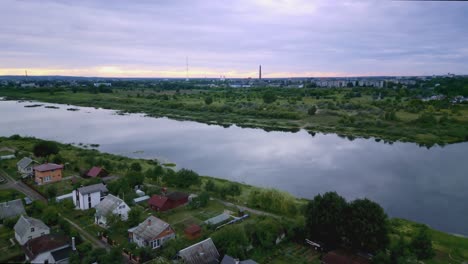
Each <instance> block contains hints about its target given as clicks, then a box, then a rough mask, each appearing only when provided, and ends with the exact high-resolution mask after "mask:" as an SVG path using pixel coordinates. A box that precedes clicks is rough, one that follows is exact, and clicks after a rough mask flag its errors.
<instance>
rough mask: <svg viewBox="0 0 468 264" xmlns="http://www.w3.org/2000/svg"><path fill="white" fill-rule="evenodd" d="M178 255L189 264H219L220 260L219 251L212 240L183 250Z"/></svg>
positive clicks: (209, 239) (206, 240)
mask: <svg viewBox="0 0 468 264" xmlns="http://www.w3.org/2000/svg"><path fill="white" fill-rule="evenodd" d="M178 255H179V257H181V258H182V259H183V260H184V261H185V262H184V263H188V264H207V263H218V259H219V253H218V249H217V248H216V246H215V244H214V243H213V240H211V238H207V239H205V240H203V241H201V242H198V243H196V244H193V245H191V246H189V247H186V248H184V249H182V250H181V251H179V253H178Z"/></svg>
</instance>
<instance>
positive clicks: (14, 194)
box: [0, 189, 25, 202]
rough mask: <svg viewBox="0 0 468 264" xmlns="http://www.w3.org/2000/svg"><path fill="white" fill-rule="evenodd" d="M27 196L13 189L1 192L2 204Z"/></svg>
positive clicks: (0, 200) (0, 199)
mask: <svg viewBox="0 0 468 264" xmlns="http://www.w3.org/2000/svg"><path fill="white" fill-rule="evenodd" d="M24 197H25V195H24V194H23V193H21V192H18V191H17V190H13V189H4V190H0V202H6V201H11V200H16V199H22V198H24Z"/></svg>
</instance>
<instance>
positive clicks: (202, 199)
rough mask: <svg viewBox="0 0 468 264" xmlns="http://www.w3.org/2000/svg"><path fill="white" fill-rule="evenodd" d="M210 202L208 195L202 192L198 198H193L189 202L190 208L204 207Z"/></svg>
mask: <svg viewBox="0 0 468 264" xmlns="http://www.w3.org/2000/svg"><path fill="white" fill-rule="evenodd" d="M209 201H210V194H209V193H208V192H206V191H205V192H202V193H200V195H198V197H195V198H193V199H192V202H190V206H191V207H192V208H201V207H205V206H206V205H208V202H209Z"/></svg>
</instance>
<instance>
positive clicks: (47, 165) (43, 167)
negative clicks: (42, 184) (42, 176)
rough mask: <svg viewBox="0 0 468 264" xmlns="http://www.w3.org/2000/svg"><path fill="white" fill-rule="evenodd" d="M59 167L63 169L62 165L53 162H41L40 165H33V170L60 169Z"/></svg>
mask: <svg viewBox="0 0 468 264" xmlns="http://www.w3.org/2000/svg"><path fill="white" fill-rule="evenodd" d="M61 169H63V165H58V164H55V163H45V164H41V165H38V166H36V167H34V170H36V171H41V172H43V171H51V170H61Z"/></svg>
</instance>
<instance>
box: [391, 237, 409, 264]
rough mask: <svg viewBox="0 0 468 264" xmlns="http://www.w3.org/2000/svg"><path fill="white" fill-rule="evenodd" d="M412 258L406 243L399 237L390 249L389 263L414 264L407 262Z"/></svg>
mask: <svg viewBox="0 0 468 264" xmlns="http://www.w3.org/2000/svg"><path fill="white" fill-rule="evenodd" d="M410 258H412V255H411V251H410V249H409V247H408V243H407V242H406V241H405V239H404V238H403V237H402V236H400V237H399V239H398V241H397V242H396V243H395V244H394V245H392V246H391V247H390V262H389V263H392V264H404V263H414V262H409V261H408V260H409V259H410Z"/></svg>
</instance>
